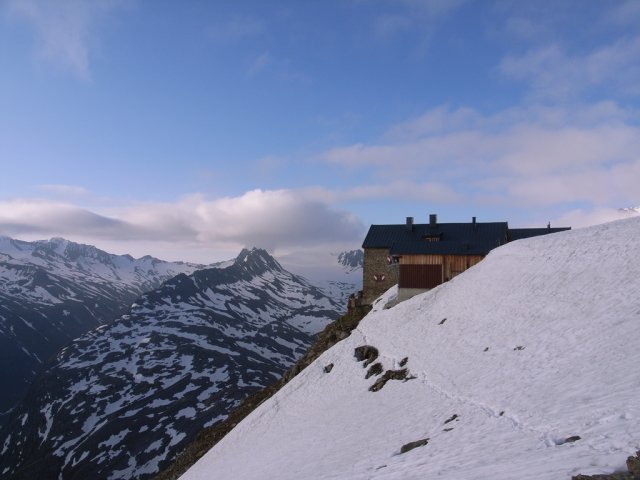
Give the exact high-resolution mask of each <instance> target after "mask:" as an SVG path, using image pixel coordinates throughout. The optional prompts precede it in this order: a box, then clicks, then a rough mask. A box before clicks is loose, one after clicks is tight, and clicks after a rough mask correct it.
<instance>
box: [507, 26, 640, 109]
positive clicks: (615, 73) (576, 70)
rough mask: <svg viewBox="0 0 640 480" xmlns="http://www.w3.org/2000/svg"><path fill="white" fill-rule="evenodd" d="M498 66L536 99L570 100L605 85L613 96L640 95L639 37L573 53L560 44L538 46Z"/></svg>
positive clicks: (511, 57)
mask: <svg viewBox="0 0 640 480" xmlns="http://www.w3.org/2000/svg"><path fill="white" fill-rule="evenodd" d="M499 69H500V72H501V73H502V74H503V75H505V76H507V77H510V78H514V79H517V80H522V81H524V82H525V83H527V84H529V85H530V86H531V95H532V96H533V97H534V98H542V99H551V100H568V99H574V98H580V97H581V95H583V94H584V93H585V92H587V91H589V90H593V89H598V88H605V87H606V89H607V94H608V95H611V96H614V97H615V96H618V95H623V96H635V95H639V94H640V37H639V36H635V37H631V38H622V39H620V40H618V41H616V42H614V43H611V44H608V45H604V46H601V47H599V48H597V49H595V50H592V51H590V52H587V53H584V54H574V55H570V54H568V53H566V51H565V50H564V49H563V48H562V46H561V45H558V44H553V45H546V46H542V47H536V48H534V49H532V50H530V51H528V52H527V53H525V54H523V55H510V56H507V57H505V58H504V59H503V60H502V62H501V64H500V67H499Z"/></svg>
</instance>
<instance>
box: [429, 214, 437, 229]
mask: <svg viewBox="0 0 640 480" xmlns="http://www.w3.org/2000/svg"><path fill="white" fill-rule="evenodd" d="M437 224H438V215H436V214H435V213H432V214H431V215H429V225H431V226H432V227H435V226H436V225H437Z"/></svg>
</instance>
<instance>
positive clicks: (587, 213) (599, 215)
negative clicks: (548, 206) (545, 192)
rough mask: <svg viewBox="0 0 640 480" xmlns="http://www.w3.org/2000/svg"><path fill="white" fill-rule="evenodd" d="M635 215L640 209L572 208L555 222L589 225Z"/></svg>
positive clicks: (575, 225)
mask: <svg viewBox="0 0 640 480" xmlns="http://www.w3.org/2000/svg"><path fill="white" fill-rule="evenodd" d="M633 215H640V211H638V212H631V211H622V210H620V209H617V208H595V209H593V210H581V209H575V210H570V211H568V212H566V213H564V214H563V215H561V216H560V217H559V218H558V220H557V221H556V222H554V224H556V225H571V226H572V227H573V228H580V227H588V226H590V225H597V224H600V223H606V222H612V221H614V220H622V219H625V218H629V217H630V216H633Z"/></svg>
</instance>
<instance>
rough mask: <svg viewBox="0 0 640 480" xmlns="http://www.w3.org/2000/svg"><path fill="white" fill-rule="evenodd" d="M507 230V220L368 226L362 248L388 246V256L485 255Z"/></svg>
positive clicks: (504, 240)
mask: <svg viewBox="0 0 640 480" xmlns="http://www.w3.org/2000/svg"><path fill="white" fill-rule="evenodd" d="M507 229H508V225H507V222H491V223H476V224H475V226H474V224H473V223H438V224H436V225H435V226H432V225H430V224H414V225H413V228H412V229H409V227H407V225H406V224H400V225H371V228H369V233H367V236H366V237H365V239H364V242H363V244H362V248H388V249H389V253H390V254H391V255H403V254H435V255H486V254H487V253H489V252H490V251H491V250H493V249H494V248H496V247H497V246H499V245H502V244H503V243H506V242H507ZM427 236H438V237H439V238H440V241H437V242H429V241H427V240H425V237H427Z"/></svg>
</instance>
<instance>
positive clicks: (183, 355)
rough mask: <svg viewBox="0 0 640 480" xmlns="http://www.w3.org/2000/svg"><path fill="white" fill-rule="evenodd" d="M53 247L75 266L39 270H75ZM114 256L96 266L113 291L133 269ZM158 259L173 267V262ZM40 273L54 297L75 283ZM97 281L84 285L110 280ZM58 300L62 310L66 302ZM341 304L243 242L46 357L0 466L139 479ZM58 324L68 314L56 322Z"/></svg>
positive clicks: (252, 386)
mask: <svg viewBox="0 0 640 480" xmlns="http://www.w3.org/2000/svg"><path fill="white" fill-rule="evenodd" d="M65 245H66V246H65V247H64V248H63V244H57V243H55V241H53V244H52V247H51V250H53V251H54V252H67V251H69V252H71V251H74V250H73V249H75V248H76V247H72V248H69V244H68V243H67V244H65ZM91 251H93V250H91ZM61 255H62V254H61V253H55V255H54V254H51V255H50V256H51V258H52V259H55V260H56V261H58V260H57V259H58V256H60V257H61V258H60V260H59V263H61V264H63V265H64V261H66V262H68V263H69V264H70V265H71V266H73V267H74V268H73V269H72V268H71V267H66V266H65V267H64V268H63V267H61V266H60V267H58V266H54V265H53V264H52V263H51V262H53V260H51V261H50V262H49V263H48V264H47V265H48V269H47V270H46V271H51V272H57V271H58V270H59V269H62V270H63V271H65V272H66V271H67V270H69V271H74V272H75V271H76V270H77V269H76V268H75V264H74V263H72V262H73V261H72V260H63V258H65V259H66V258H67V257H68V256H69V253H66V254H65V255H66V256H61ZM96 255H98V254H96ZM87 256H88V255H87V254H86V253H84V254H83V255H78V258H85V257H87ZM347 257H348V256H345V258H347ZM47 258H49V257H47ZM90 258H93V257H90ZM131 261H133V260H132V259H131ZM349 261H350V260H349ZM109 262H111V263H109ZM118 262H124V260H119V261H118ZM118 262H116V261H115V260H114V259H113V258H112V257H105V258H104V259H103V258H102V257H100V259H99V261H98V260H96V265H98V264H99V265H105V266H104V267H103V268H102V269H101V270H100V271H107V272H113V274H112V277H111V281H114V282H115V283H116V284H118V285H120V284H119V283H118V282H119V281H121V282H123V285H121V287H120V288H121V289H122V290H123V291H127V292H129V289H127V288H125V284H124V280H122V279H123V278H125V279H127V280H128V279H129V278H131V277H133V278H138V277H137V276H135V275H134V274H133V273H130V274H129V275H128V276H127V275H125V274H124V273H121V272H120V270H118V271H117V275H116V273H115V272H114V271H113V269H111V268H107V266H106V265H111V264H112V263H116V264H119V263H118ZM149 262H150V264H151V260H149ZM124 263H126V262H124ZM85 264H86V262H85V261H84V260H83V261H82V263H81V265H82V266H84V265H85ZM163 265H164V264H163ZM164 268H165V270H164V271H165V272H168V271H169V265H166V266H165V267H164ZM184 268H185V269H188V268H192V267H191V266H187V265H185V266H184ZM44 270H45V268H44V267H43V271H44ZM80 270H82V269H80ZM87 270H91V271H94V270H95V269H89V268H88V267H87ZM130 270H131V269H130ZM133 272H137V270H135V269H133ZM47 275H48V277H47V278H54V279H55V281H56V283H57V284H59V283H60V282H62V281H63V280H64V284H63V285H64V287H60V292H61V293H59V294H58V296H56V297H55V298H56V299H58V298H63V297H64V296H63V294H62V292H66V291H67V290H71V289H72V288H79V287H72V284H73V282H72V281H71V280H69V281H67V279H66V278H65V277H64V276H62V275H59V274H56V276H54V277H51V275H52V274H51V273H47ZM155 275H156V277H154V278H157V279H158V280H159V276H158V275H159V274H158V273H156V274H155ZM89 278H94V277H93V276H89ZM102 278H103V277H99V279H100V280H102ZM97 280H98V279H96V281H95V282H94V283H92V284H90V285H91V288H90V289H89V290H90V291H91V292H93V291H94V290H97V291H102V290H101V289H106V288H107V286H106V285H105V283H106V282H102V281H97ZM52 282H53V280H46V281H44V282H42V283H41V284H40V285H41V288H43V289H45V288H49V287H48V286H49V285H50V284H51V285H53V283H52ZM80 282H81V283H82V280H81V281H80ZM126 285H127V286H128V285H129V283H126ZM52 288H53V287H51V288H49V290H51V289H52ZM111 288H115V287H111ZM141 288H142V287H141ZM55 291H56V292H58V290H55ZM71 291H74V290H71ZM80 294H81V292H78V293H77V296H80ZM25 295H26V294H25ZM65 295H70V294H67V293H65ZM64 301H65V302H67V303H68V302H72V301H73V300H70V299H69V298H67V297H64ZM90 301H91V302H92V303H91V304H93V302H94V300H93V299H91V300H90ZM98 302H103V300H99V299H96V300H95V303H98ZM33 305H38V304H37V302H34V303H33ZM54 305H58V304H57V303H54ZM65 305H66V303H65V304H63V305H62V306H60V308H67V309H69V307H65ZM343 310H344V305H343V304H341V303H339V302H336V301H335V300H334V299H332V298H331V297H330V296H328V295H327V294H326V293H325V292H324V291H323V290H321V289H319V288H317V287H315V286H313V285H311V284H310V283H309V282H308V281H307V280H305V279H304V278H302V277H299V276H297V275H294V274H291V273H289V272H288V271H286V270H285V269H283V268H282V266H281V265H280V264H279V263H278V262H277V261H276V260H275V259H274V258H272V257H271V256H270V255H269V254H268V253H267V252H266V251H264V250H260V249H253V250H243V251H242V252H241V253H240V255H239V256H238V257H237V258H236V259H235V261H234V262H233V263H232V264H231V265H229V266H227V267H226V268H209V269H202V270H198V271H195V272H193V273H191V274H190V275H187V274H179V275H177V276H175V277H174V278H172V279H170V280H168V281H166V282H165V283H164V284H163V285H162V286H160V287H158V288H156V289H154V290H152V291H150V292H148V293H146V294H143V295H142V296H140V297H139V298H138V299H137V300H136V301H135V303H134V304H133V305H132V306H131V307H130V308H129V310H128V311H127V312H126V313H125V314H124V315H122V316H121V317H120V318H118V319H117V320H116V321H115V322H113V323H111V324H108V325H104V326H101V327H99V328H97V329H95V330H93V331H91V332H89V333H86V334H85V335H83V336H81V337H80V338H78V339H76V340H75V341H73V342H72V343H71V344H70V345H68V346H67V347H65V348H64V349H63V350H62V351H61V352H60V353H59V354H58V355H57V357H56V359H55V361H53V362H52V363H51V364H49V365H48V366H47V368H46V370H45V371H44V372H43V373H42V374H40V376H39V377H38V378H37V381H36V382H35V383H34V385H33V387H32V388H31V390H30V391H29V393H28V395H27V397H26V399H25V401H24V402H22V403H21V404H20V405H19V407H18V408H17V409H16V410H15V411H14V412H12V415H11V417H10V419H9V421H7V422H6V424H5V426H4V429H3V430H2V431H0V438H1V439H5V440H4V443H3V444H0V475H2V477H3V478H14V479H17V478H127V479H129V478H147V477H149V476H151V475H153V474H154V473H156V472H157V471H158V470H159V469H160V468H163V467H164V466H166V465H167V464H168V463H169V462H171V461H172V460H173V459H174V458H175V456H176V454H177V453H178V452H179V451H180V450H181V448H182V447H183V446H184V445H186V444H187V443H188V442H189V441H191V440H192V439H193V438H194V437H195V435H196V434H197V433H198V431H200V430H201V429H202V428H203V427H205V426H210V425H213V424H215V423H216V422H218V421H221V420H222V419H224V418H226V415H227V413H228V412H229V410H230V409H231V408H233V407H234V406H235V405H236V404H237V403H238V402H239V401H240V400H241V399H242V398H244V397H246V396H247V395H248V394H249V393H250V392H252V391H254V390H256V389H259V388H261V387H263V386H265V385H268V384H270V383H272V382H274V381H275V380H277V379H278V378H279V377H280V376H281V374H282V373H283V372H284V371H285V370H286V369H287V368H288V367H290V366H291V365H292V364H293V363H294V362H295V360H297V358H299V357H300V356H301V355H302V354H303V353H304V352H305V351H306V349H307V347H308V346H309V345H310V343H311V341H312V339H313V336H314V334H316V333H317V332H319V331H320V330H321V329H322V328H324V326H325V325H327V324H328V323H329V322H330V321H331V320H333V319H335V318H337V317H338V316H339V315H340V314H341V313H342V311H343ZM69 311H70V312H71V310H70V309H69ZM80 311H82V308H80ZM25 315H26V313H25ZM76 315H77V314H76ZM69 316H71V313H70V314H69ZM61 317H62V319H64V318H67V317H65V316H64V315H62V316H61ZM94 317H95V315H93V316H90V318H94ZM56 318H57V317H56ZM73 318H76V317H73ZM106 318H108V316H106V315H105V316H104V317H98V318H95V320H94V323H95V324H97V323H99V322H100V321H102V320H104V319H106ZM18 320H19V319H18ZM18 320H15V321H18ZM46 323H47V324H49V323H52V321H51V320H48V321H47V322H46ZM59 324H61V325H64V322H63V321H62V320H60V322H59V323H54V325H55V326H56V328H57V327H58V325H59Z"/></svg>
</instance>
